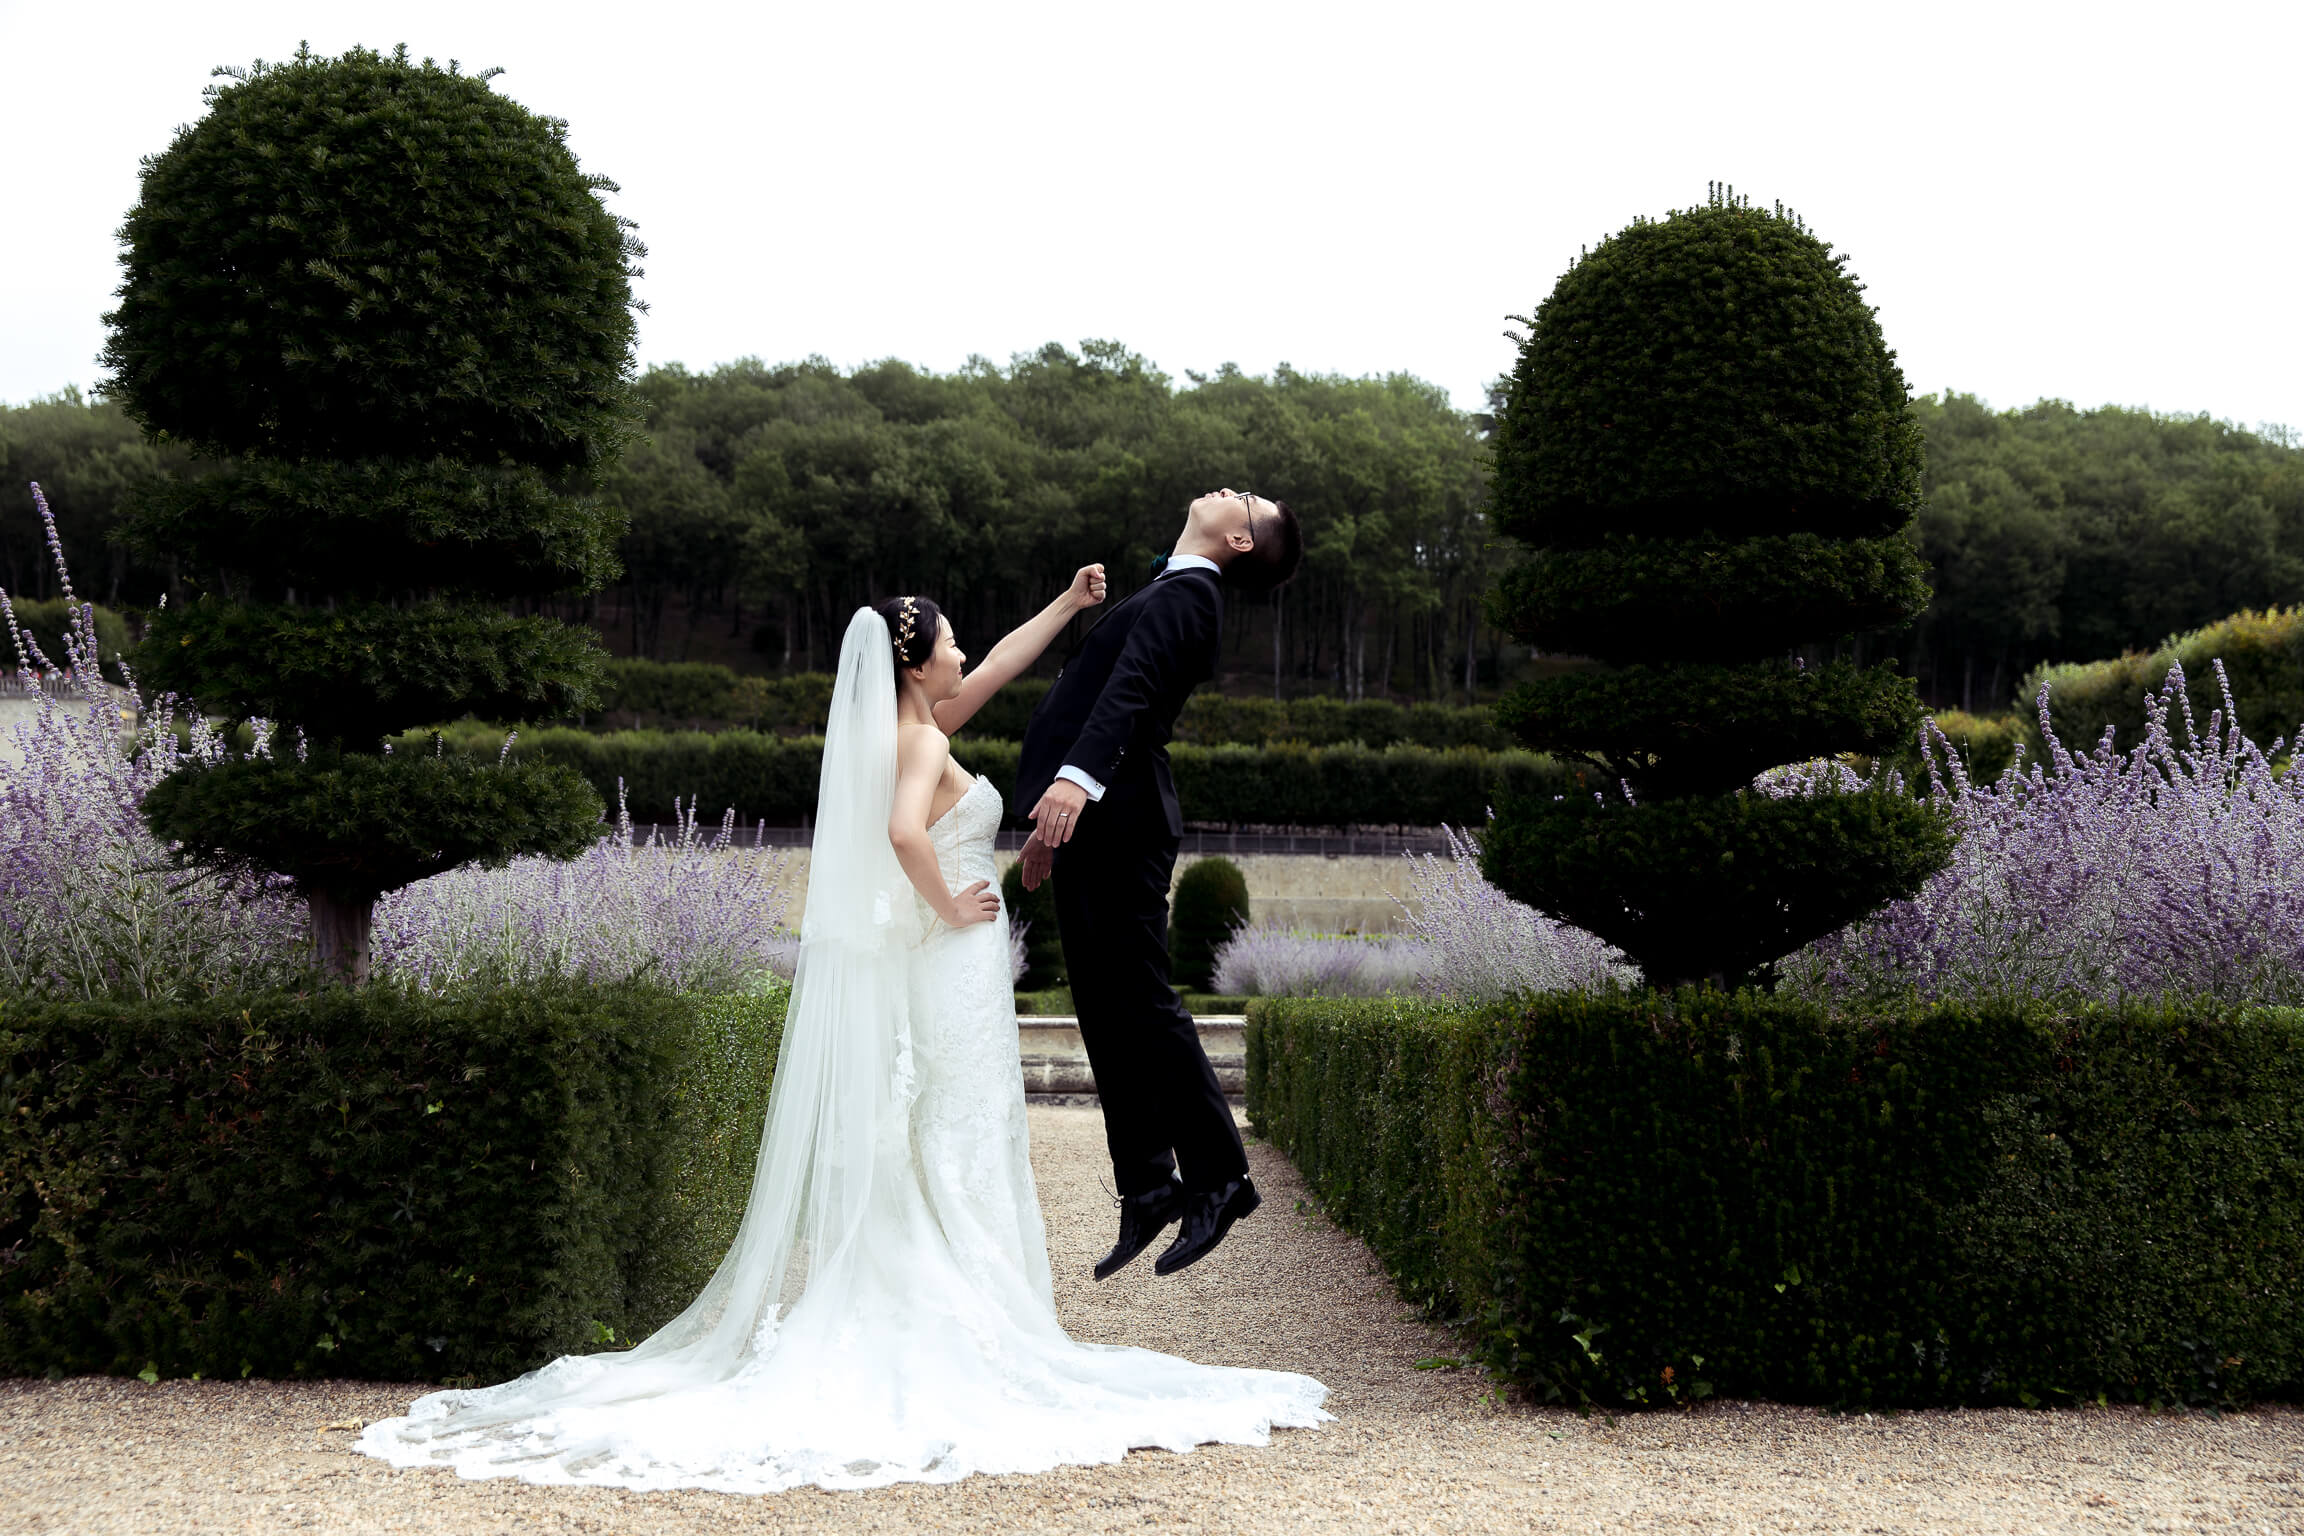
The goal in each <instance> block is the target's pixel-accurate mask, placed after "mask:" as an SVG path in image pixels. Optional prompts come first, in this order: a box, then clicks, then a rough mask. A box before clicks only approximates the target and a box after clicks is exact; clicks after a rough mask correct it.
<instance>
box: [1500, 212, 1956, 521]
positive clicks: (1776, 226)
mask: <svg viewBox="0 0 2304 1536" xmlns="http://www.w3.org/2000/svg"><path fill="white" fill-rule="evenodd" d="M1846 263H1847V258H1846V257H1845V256H1841V255H1835V254H1834V253H1833V250H1832V248H1831V246H1829V245H1827V244H1825V243H1824V242H1823V241H1821V240H1818V239H1816V238H1815V237H1814V236H1813V235H1811V234H1809V233H1808V231H1807V228H1806V226H1804V225H1802V224H1801V223H1800V222H1799V221H1798V220H1797V219H1794V218H1789V217H1786V216H1784V214H1783V213H1782V211H1781V210H1778V211H1777V212H1776V213H1773V214H1772V213H1769V212H1768V211H1766V210H1764V209H1756V208H1752V207H1749V206H1746V205H1745V204H1742V203H1740V202H1738V201H1736V200H1735V199H1733V198H1727V199H1722V198H1718V197H1715V199H1714V201H1713V202H1712V203H1711V204H1710V206H1708V207H1702V208H1690V209H1684V210H1681V211H1679V212H1676V213H1673V214H1671V215H1670V216H1669V217H1667V218H1665V219H1663V220H1661V221H1657V222H1650V221H1648V220H1645V219H1642V220H1639V221H1636V222H1635V223H1633V225H1632V226H1631V227H1630V228H1628V229H1625V230H1621V231H1619V232H1618V233H1616V234H1614V235H1611V236H1609V237H1608V238H1607V239H1606V240H1603V241H1601V242H1600V244H1599V245H1598V246H1597V247H1595V248H1594V249H1593V250H1591V251H1589V252H1587V253H1586V254H1585V255H1584V256H1583V257H1582V258H1581V259H1579V260H1578V261H1577V263H1576V265H1575V266H1573V267H1571V268H1569V270H1568V272H1567V275H1566V276H1564V277H1562V278H1561V279H1560V281H1559V282H1558V284H1556V285H1555V286H1554V288H1553V290H1552V292H1551V295H1550V296H1549V297H1547V298H1546V299H1545V300H1544V302H1543V304H1542V305H1541V306H1539V307H1538V309H1537V311H1536V314H1535V316H1534V319H1533V321H1532V322H1531V323H1530V328H1529V332H1528V336H1527V339H1526V341H1525V342H1524V343H1523V345H1522V346H1521V349H1520V358H1519V362H1518V363H1517V365H1516V366H1515V367H1514V369H1513V372H1512V378H1511V382H1510V385H1509V388H1508V390H1507V392H1506V397H1505V402H1504V408H1503V410H1502V412H1501V413H1500V414H1499V415H1498V417H1497V422H1496V508H1497V514H1498V518H1499V520H1500V522H1501V524H1502V526H1503V528H1504V530H1505V531H1506V532H1508V533H1511V534H1513V535H1515V536H1516V537H1519V538H1521V539H1524V540H1526V541H1527V542H1528V543H1530V544H1532V545H1536V546H1539V547H1555V548H1557V547H1564V546H1573V545H1578V544H1586V543H1590V542H1593V541H1595V540H1597V539H1598V538H1599V537H1600V535H1601V533H1602V532H1603V531H1605V532H1607V533H1610V534H1616V533H1623V534H1637V535H1649V536H1663V537H1687V536H1693V535H1696V534H1699V533H1702V532H1705V531H1709V532H1710V533H1712V534H1714V535H1716V536H1719V537H1724V538H1739V537H1750V536H1754V535H1762V534H1781V533H1792V532H1814V533H1828V534H1831V535H1834V536H1836V537H1841V538H1864V537H1874V536H1878V535H1881V534H1886V533H1889V532H1891V531H1893V530H1894V529H1896V528H1899V527H1901V526H1902V525H1903V524H1905V523H1906V522H1908V521H1909V520H1910V519H1911V517H1912V515H1913V514H1914V513H1915V512H1916V511H1918V510H1919V504H1920V461H1921V442H1920V431H1919V428H1918V426H1917V425H1916V424H1915V423H1914V422H1913V421H1912V419H1911V417H1910V416H1909V415H1908V414H1907V412H1906V409H1905V400H1906V394H1905V388H1904V375H1903V373H1902V371H1901V370H1899V369H1898V368H1897V366H1896V354H1895V353H1893V352H1891V351H1889V350H1888V347H1887V345H1886V343H1884V342H1883V341H1882V340H1881V337H1880V327H1879V324H1878V322H1877V321H1876V320H1874V318H1873V313H1872V307H1871V306H1870V305H1869V304H1867V303H1865V302H1864V289H1863V285H1862V284H1860V283H1858V282H1857V281H1856V280H1855V278H1853V277H1852V276H1850V275H1849V274H1848V272H1847V271H1846V270H1845V268H1846Z"/></svg>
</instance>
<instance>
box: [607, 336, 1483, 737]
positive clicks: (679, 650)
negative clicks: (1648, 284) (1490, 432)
mask: <svg viewBox="0 0 2304 1536" xmlns="http://www.w3.org/2000/svg"><path fill="white" fill-rule="evenodd" d="M640 394H641V397H642V399H643V400H644V401H645V402H646V406H647V418H648V419H647V426H648V432H649V434H650V438H651V442H650V443H649V444H648V445H646V446H644V447H638V448H635V449H634V451H633V452H632V454H631V455H630V457H629V458H628V460H627V462H626V465H625V467H624V468H623V469H622V470H619V471H617V472H616V473H615V474H614V475H613V476H612V477H611V482H610V487H609V488H610V493H611V495H613V496H614V497H616V498H617V499H618V501H619V502H620V503H621V504H622V505H623V506H624V507H625V508H626V510H627V511H629V513H630V514H631V518H632V534H631V537H630V538H629V539H628V540H627V542H626V545H625V547H624V560H625V565H626V567H627V569H628V570H629V572H630V574H631V580H630V584H629V587H628V589H627V590H628V593H629V605H628V606H627V607H626V608H625V609H624V610H623V611H622V613H621V614H619V615H618V616H617V617H616V618H615V619H614V620H611V621H610V622H616V623H618V624H620V625H621V624H628V625H629V630H628V634H629V644H628V646H627V647H625V648H628V649H629V650H631V651H632V652H634V653H636V654H640V655H647V656H653V657H659V658H662V659H666V660H672V659H688V658H690V657H691V656H700V655H702V654H703V653H702V651H701V650H700V649H696V648H695V647H698V646H700V645H701V644H704V643H709V642H708V641H707V640H706V637H707V636H708V635H709V634H710V629H711V627H712V626H713V625H714V623H715V618H714V617H708V616H718V617H717V623H718V624H719V625H722V626H725V628H726V629H727V630H729V631H731V632H732V631H734V630H735V629H737V628H738V626H739V625H742V626H743V627H745V628H748V629H750V630H751V631H752V644H753V645H754V646H755V647H756V648H757V649H758V650H760V651H762V652H764V653H766V654H767V655H768V656H769V657H770V658H772V659H773V660H774V662H775V664H776V666H777V668H778V670H782V671H790V670H797V669H804V668H814V669H818V670H822V669H827V668H829V667H831V666H832V665H833V662H834V659H835V658H836V657H837V655H838V651H839V640H840V635H841V633H842V631H843V630H844V629H845V627H846V625H847V622H848V617H849V615H850V614H851V613H852V612H854V610H855V608H856V606H857V605H858V604H859V603H862V602H867V601H877V600H879V599H880V598H883V597H886V596H887V595H889V594H890V593H892V592H907V591H909V592H923V593H926V594H928V595H930V596H932V597H934V598H935V599H936V600H937V601H938V603H940V604H941V605H942V606H943V608H944V610H945V612H946V613H947V615H949V616H950V617H951V619H952V622H953V624H954V626H955V628H956V630H957V632H958V634H959V637H960V641H961V644H962V645H963V646H964V647H965V648H966V649H968V650H969V651H970V652H972V653H974V654H978V655H981V654H983V652H984V650H985V648H987V647H988V646H990V645H991V644H992V642H993V641H995V640H996V639H998V638H999V636H1000V635H1002V634H1003V633H1005V632H1006V631H1007V630H1009V629H1011V628H1013V627H1014V626H1015V625H1016V624H1017V623H1019V622H1021V621H1022V620H1023V619H1025V618H1027V617H1029V616H1030V615H1031V614H1033V613H1036V612H1038V611H1039V610H1040V608H1041V607H1042V606H1043V605H1044V604H1046V603H1047V601H1048V600H1049V599H1050V598H1052V597H1053V596H1055V595H1056V593H1057V592H1058V591H1060V590H1061V589H1062V588H1063V587H1064V585H1065V583H1066V582H1068V581H1069V580H1070V579H1071V576H1072V573H1073V571H1074V570H1075V569H1076V568H1077V567H1079V566H1081V565H1085V564H1087V563H1088V562H1090V561H1102V562H1105V563H1106V564H1107V565H1108V566H1109V568H1110V570H1111V573H1112V577H1113V583H1114V596H1115V597H1118V596H1121V595H1124V594H1125V593H1127V592H1128V591H1129V590H1131V589H1132V588H1133V587H1134V586H1136V585H1137V584H1138V583H1139V582H1140V581H1141V580H1143V573H1144V571H1145V568H1146V565H1147V563H1148V562H1149V561H1150V560H1151V558H1152V556H1154V555H1155V554H1159V553H1162V552H1164V551H1166V550H1167V549H1168V548H1169V546H1170V545H1171V544H1172V543H1173V542H1174V541H1175V538H1176V533H1177V529H1178V526H1179V523H1180V519H1181V514H1182V511H1183V508H1184V505H1185V503H1186V502H1187V501H1189V500H1190V499H1191V497H1193V496H1194V495H1197V494H1199V493H1200V492H1203V491H1205V490H1207V488H1208V487H1209V486H1211V485H1236V486H1237V485H1246V486H1255V487H1258V488H1261V489H1262V490H1264V491H1265V493H1266V494H1268V495H1275V496H1278V495H1285V496H1286V497H1287V498H1288V499H1289V501H1290V502H1291V504H1292V505H1294V506H1296V507H1297V508H1298V510H1299V512H1300V514H1301V516H1302V517H1303V519H1304V532H1305V540H1306V556H1305V569H1304V572H1303V574H1302V575H1300V576H1299V577H1298V579H1297V581H1296V583H1295V584H1294V585H1293V586H1292V587H1291V588H1290V589H1289V592H1288V594H1287V597H1286V599H1285V602H1284V604H1283V609H1282V611H1283V612H1284V613H1285V614H1286V615H1289V616H1290V617H1288V619H1287V621H1286V622H1285V623H1283V624H1282V626H1281V635H1280V646H1279V651H1280V654H1279V655H1278V656H1277V657H1275V655H1274V646H1273V642H1272V632H1271V628H1270V625H1271V609H1270V607H1269V605H1267V604H1264V603H1254V604H1241V605H1238V607H1237V610H1236V611H1237V612H1238V613H1239V614H1240V616H1241V617H1240V621H1239V623H1240V627H1239V628H1238V629H1236V630H1235V631H1234V632H1233V637H1232V642H1233V643H1232V654H1231V655H1230V656H1229V657H1228V658H1227V663H1226V665H1227V668H1228V669H1229V670H1235V671H1240V672H1248V673H1256V674H1263V675H1270V673H1271V671H1272V670H1274V668H1275V663H1277V670H1278V671H1279V673H1280V674H1281V676H1282V677H1283V678H1289V679H1301V680H1305V681H1308V682H1313V683H1314V684H1315V686H1327V685H1328V680H1329V679H1332V678H1335V679H1340V681H1341V683H1342V688H1341V690H1340V691H1342V692H1344V693H1346V694H1348V695H1349V694H1353V693H1355V692H1358V691H1360V690H1363V689H1364V690H1365V691H1367V692H1370V693H1381V692H1384V691H1386V690H1387V689H1390V690H1393V691H1397V692H1400V693H1404V694H1407V695H1410V696H1412V697H1418V698H1428V699H1437V698H1441V697H1444V696H1447V695H1448V694H1449V693H1451V692H1452V691H1453V690H1455V689H1456V688H1458V687H1460V686H1461V682H1462V677H1463V665H1464V657H1465V654H1466V650H1467V647H1468V644H1469V645H1470V646H1472V647H1473V648H1475V649H1476V650H1477V651H1478V653H1479V657H1478V659H1479V663H1480V665H1481V666H1482V667H1486V668H1493V666H1494V664H1495V661H1496V652H1495V649H1494V646H1495V643H1496V641H1495V636H1494V633H1493V631H1491V630H1489V629H1487V628H1486V627H1485V626H1484V625H1482V623H1481V619H1480V611H1479V608H1478V605H1477V602H1476V601H1475V599H1476V598H1477V596H1478V594H1479V593H1480V592H1482V591H1483V590H1485V589H1486V587H1487V586H1488V584H1489V582H1490V580H1491V579H1492V577H1493V570H1492V568H1491V563H1490V562H1491V555H1490V546H1491V544H1492V542H1493V541H1492V538H1491V534H1490V530H1489V528H1488V525H1487V519H1486V515H1485V503H1486V492H1485V480H1486V464H1487V449H1486V446H1485V444H1484V442H1483V441H1482V433H1483V426H1482V422H1481V421H1480V419H1479V418H1477V417H1476V416H1474V415H1473V414H1471V413H1469V412H1465V411H1460V410H1458V409H1456V408H1455V406H1454V405H1452V404H1451V403H1450V402H1449V400H1448V397H1447V394H1446V392H1445V391H1444V390H1441V389H1439V388H1438V387H1436V386H1434V385H1431V384H1427V383H1425V382H1423V381H1422V380H1419V379H1415V378H1412V377H1409V376H1408V375H1405V374H1389V375H1385V376H1382V377H1369V378H1357V379H1354V378H1341V377H1336V376H1332V375H1318V374H1304V373H1298V372H1296V371H1294V370H1292V369H1286V368H1283V369H1279V370H1276V371H1275V372H1273V373H1272V374H1270V375H1267V376H1263V377H1256V376H1251V375H1248V374H1243V373H1240V372H1238V371H1237V370H1234V369H1225V370H1223V371H1221V372H1219V373H1217V374H1215V375H1214V376H1212V377H1208V378H1196V379H1191V380H1186V381H1174V380H1170V379H1169V378H1167V377H1165V376H1163V375H1162V374H1161V373H1160V372H1159V371H1158V370H1157V369H1155V368H1153V367H1151V365H1150V364H1149V363H1147V362H1146V360H1145V359H1144V358H1143V357H1141V356H1139V355H1137V354H1135V353H1132V352H1130V351H1129V350H1128V349H1127V348H1125V347H1123V346H1121V345H1120V344H1118V343H1116V342H1110V341H1094V340H1092V341H1087V342H1083V343H1082V344H1081V345H1080V346H1079V347H1078V348H1077V349H1072V348H1066V347H1063V346H1057V345H1049V346H1046V347H1042V348H1040V349H1038V350H1036V351H1033V352H1028V353H1023V354H1020V355H1018V356H1016V357H1014V358H1012V359H1010V360H1009V361H1008V362H1007V363H1006V364H1004V365H1003V364H994V363H990V362H984V361H981V360H979V361H977V362H972V363H971V364H969V365H968V366H967V367H966V368H964V369H963V370H962V371H960V372H958V373H954V374H935V373H928V372H923V371H921V370H918V369H914V368H912V367H909V366H907V365H905V364H903V363H900V362H895V361H892V360H891V361H886V362H880V363H874V364H871V365H868V366H866V367H862V368H858V369H855V370H853V371H847V370H840V369H835V368H833V367H831V366H830V365H828V364H826V363H824V362H822V361H821V360H817V361H811V362H806V363H796V364H786V365H776V366H770V365H767V364H763V363H760V362H757V361H746V362H740V363H733V364H729V365H727V366H725V367H721V368H717V369H714V370H712V371H711V372H709V373H689V372H687V371H685V370H683V369H678V368H659V369H655V370H652V371H651V372H649V373H648V374H646V375H645V376H643V378H642V379H641V381H640ZM1313 612H1318V613H1322V614H1326V615H1331V616H1333V617H1332V620H1331V621H1330V622H1321V623H1300V622H1298V620H1297V619H1296V618H1295V617H1294V616H1295V615H1299V614H1308V613H1313ZM1251 627H1253V629H1254V630H1255V633H1254V634H1253V635H1251V633H1250V629H1251ZM1066 649H1067V647H1066V646H1065V645H1064V644H1062V643H1059V645H1058V646H1057V647H1056V648H1055V649H1054V650H1053V652H1052V654H1051V655H1050V657H1049V659H1048V670H1050V671H1053V670H1054V668H1055V666H1056V665H1057V664H1058V663H1059V662H1060V661H1061V658H1062V656H1063V654H1064V653H1065V650H1066ZM983 734H987V735H1001V736H1012V735H1014V734H1016V731H1015V729H1014V728H1013V727H1010V726H1000V727H996V728H995V727H987V728H986V730H985V731H984V732H983Z"/></svg>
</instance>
